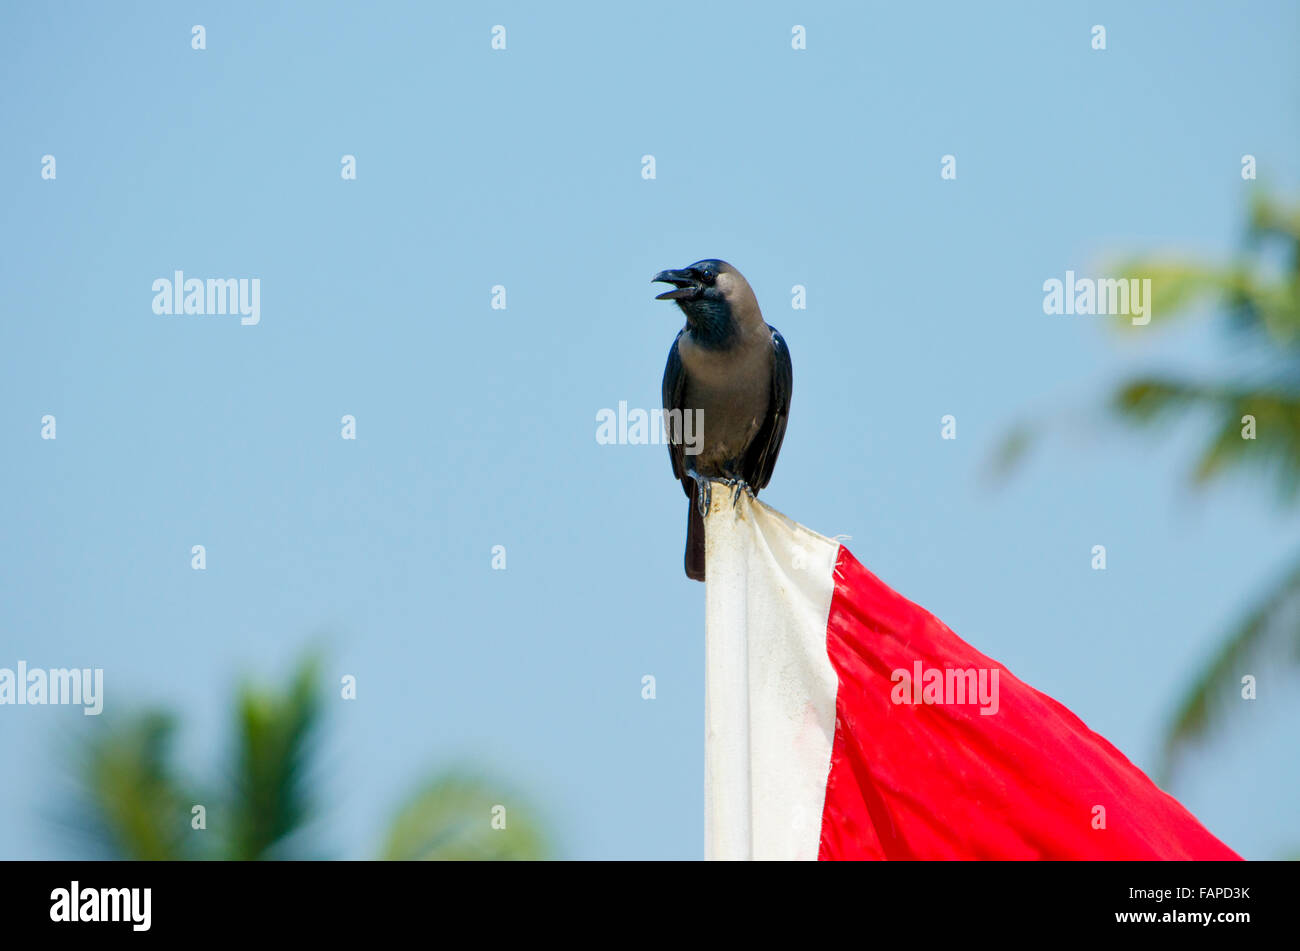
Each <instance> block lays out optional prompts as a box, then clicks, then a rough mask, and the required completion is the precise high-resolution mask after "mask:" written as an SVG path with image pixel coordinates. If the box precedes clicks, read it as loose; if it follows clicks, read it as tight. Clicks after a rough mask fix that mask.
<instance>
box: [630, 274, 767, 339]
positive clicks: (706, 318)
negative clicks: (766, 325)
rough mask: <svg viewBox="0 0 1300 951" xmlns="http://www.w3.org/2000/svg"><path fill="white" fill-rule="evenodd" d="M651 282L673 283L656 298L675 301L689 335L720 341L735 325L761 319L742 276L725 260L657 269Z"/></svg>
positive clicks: (753, 298)
mask: <svg viewBox="0 0 1300 951" xmlns="http://www.w3.org/2000/svg"><path fill="white" fill-rule="evenodd" d="M652 283H663V284H671V285H673V289H672V290H671V291H664V292H663V293H662V294H659V295H657V296H656V297H655V300H670V301H676V303H677V306H678V307H680V308H681V309H682V313H684V314H685V315H686V325H687V328H688V329H689V330H690V332H691V334H692V336H695V337H697V338H699V339H700V340H701V342H716V343H721V342H723V341H725V340H726V339H727V338H728V337H730V336H731V335H732V334H734V333H735V331H736V328H737V326H738V325H740V324H743V323H745V322H747V321H749V320H751V319H754V318H757V319H760V320H761V319H762V317H761V315H760V314H759V310H758V301H757V299H756V298H755V297H754V291H753V290H752V289H751V288H750V286H749V282H748V281H746V280H745V277H744V275H742V274H741V273H740V272H739V271H737V270H736V269H735V268H734V267H732V266H731V265H730V264H728V263H727V262H726V261H719V260H716V259H714V258H706V259H705V260H703V261H696V262H695V263H694V264H692V265H690V266H689V267H685V268H682V269H681V270H677V271H660V272H659V273H658V274H656V275H655V276H654V278H653V279H652Z"/></svg>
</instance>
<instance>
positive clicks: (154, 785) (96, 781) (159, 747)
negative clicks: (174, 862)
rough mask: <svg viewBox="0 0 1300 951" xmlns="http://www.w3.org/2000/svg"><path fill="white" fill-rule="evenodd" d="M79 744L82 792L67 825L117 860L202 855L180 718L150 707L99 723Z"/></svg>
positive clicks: (65, 819)
mask: <svg viewBox="0 0 1300 951" xmlns="http://www.w3.org/2000/svg"><path fill="white" fill-rule="evenodd" d="M88 729H89V731H90V732H89V735H87V736H83V737H82V738H81V739H80V740H79V741H78V742H77V744H76V746H75V747H74V749H75V750H76V764H75V767H74V771H75V775H76V779H77V786H78V790H79V793H78V796H77V799H76V801H75V802H74V804H73V805H72V806H71V808H70V809H68V810H67V812H66V813H65V814H64V815H63V816H62V824H63V825H64V826H65V827H66V828H68V829H70V830H71V831H72V832H74V833H75V834H77V835H78V836H79V837H80V838H81V839H82V841H84V842H88V843H89V844H90V845H91V847H92V848H94V849H95V850H96V851H97V852H99V853H102V854H104V855H106V856H109V857H112V858H125V859H137V860H171V859H184V858H193V857H195V856H196V855H197V852H198V850H197V847H196V843H195V840H193V839H192V838H190V835H189V833H190V809H191V806H192V805H193V803H194V799H193V797H191V796H187V795H185V793H184V792H183V791H182V789H181V785H180V782H179V781H178V780H177V778H176V775H175V771H174V769H173V766H172V741H173V738H174V735H175V730H176V722H175V720H174V719H173V718H172V717H171V716H170V715H168V714H166V713H162V712H159V711H148V712H145V713H139V714H134V715H129V716H126V717H124V718H120V719H114V720H105V721H103V722H96V723H94V724H91V725H89V726H88Z"/></svg>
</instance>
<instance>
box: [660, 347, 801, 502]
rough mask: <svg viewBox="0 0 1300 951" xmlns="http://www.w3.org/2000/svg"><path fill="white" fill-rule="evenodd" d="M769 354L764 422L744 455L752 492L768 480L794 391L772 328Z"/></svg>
mask: <svg viewBox="0 0 1300 951" xmlns="http://www.w3.org/2000/svg"><path fill="white" fill-rule="evenodd" d="M674 349H676V348H674ZM772 350H773V353H772V385H771V388H770V391H769V394H768V403H767V418H766V419H764V420H763V425H762V427H760V428H759V430H758V433H757V434H756V435H755V436H754V440H753V442H751V443H750V444H749V448H748V449H747V450H746V451H745V463H744V476H745V481H746V482H748V483H749V486H750V488H752V489H753V490H754V491H755V492H757V491H758V490H759V489H761V488H763V487H764V486H765V485H767V483H768V482H770V481H771V479H772V470H773V469H774V468H776V457H777V455H778V454H779V453H780V452H781V441H782V440H783V439H785V421H786V420H787V419H788V418H789V416H790V391H791V390H792V389H793V388H794V368H793V367H792V366H791V365H790V350H789V348H788V347H786V345H785V338H784V337H782V336H781V333H780V331H778V330H777V329H776V328H775V327H773V328H772Z"/></svg>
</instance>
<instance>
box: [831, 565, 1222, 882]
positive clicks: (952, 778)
mask: <svg viewBox="0 0 1300 951" xmlns="http://www.w3.org/2000/svg"><path fill="white" fill-rule="evenodd" d="M826 648H827V653H828V654H829V656H830V659H831V664H832V666H833V667H834V668H835V673H836V676H837V678H838V692H837V694H836V698H835V713H836V718H837V723H836V730H835V742H834V746H833V748H832V752H831V768H830V774H829V776H828V779H827V783H826V805H825V809H824V811H823V814H822V834H821V844H820V850H819V855H818V857H819V858H822V859H1236V858H1240V856H1238V855H1237V854H1236V853H1235V852H1233V851H1232V850H1231V849H1230V848H1228V847H1227V846H1226V845H1224V844H1223V843H1222V842H1220V841H1219V840H1218V839H1216V838H1215V837H1214V836H1213V835H1211V834H1210V833H1209V831H1207V830H1206V828H1205V827H1204V826H1203V825H1201V823H1200V822H1198V821H1197V820H1196V817H1195V816H1193V815H1192V814H1191V813H1190V812H1188V811H1187V810H1186V809H1184V808H1183V807H1182V806H1181V805H1180V804H1179V803H1178V801H1177V800H1175V799H1174V798H1173V797H1172V796H1170V795H1168V794H1167V793H1165V792H1162V791H1161V790H1160V789H1159V788H1158V787H1157V786H1156V785H1155V784H1154V783H1153V782H1152V781H1151V780H1150V779H1148V778H1147V776H1146V775H1145V774H1144V773H1143V772H1142V771H1141V770H1140V769H1138V768H1137V767H1136V766H1134V765H1133V764H1132V763H1131V762H1129V760H1128V759H1127V758H1126V757H1125V756H1124V754H1123V753H1121V752H1120V751H1119V750H1117V749H1116V748H1115V747H1114V746H1112V745H1111V744H1110V743H1108V742H1107V741H1106V740H1105V738H1103V737H1101V736H1099V735H1098V734H1096V733H1094V732H1093V731H1092V730H1090V729H1088V727H1087V725H1086V724H1084V722H1083V721H1082V720H1080V719H1079V718H1078V717H1077V716H1075V715H1074V714H1073V713H1071V712H1070V711H1069V710H1067V709H1066V708H1065V707H1063V706H1062V705H1061V704H1059V703H1057V702H1056V701H1055V700H1053V699H1052V698H1051V697H1049V696H1047V695H1046V694H1043V693H1040V692H1039V691H1037V690H1035V689H1034V688H1033V687H1030V686H1029V685H1028V684H1026V683H1024V682H1023V681H1021V680H1019V679H1018V678H1016V676H1015V675H1014V674H1012V673H1011V672H1010V671H1008V670H1007V669H1006V668H1005V667H1003V666H1002V665H1001V664H998V663H997V662H996V661H994V660H991V659H990V658H988V657H985V656H984V655H983V654H981V653H980V652H979V651H977V650H975V649H974V648H973V647H971V646H970V645H969V644H967V643H966V642H965V641H963V640H962V639H961V638H959V637H958V636H957V635H956V634H954V633H953V632H952V631H950V630H949V629H948V627H947V626H946V625H945V624H944V623H943V622H942V621H940V620H939V619H938V618H936V617H935V616H934V615H932V614H930V613H929V612H928V611H926V610H925V609H924V608H921V607H919V606H918V605H916V604H913V603H912V602H911V601H909V600H907V599H906V598H904V597H903V596H902V595H900V594H898V593H897V592H895V591H893V590H891V589H890V588H889V587H888V586H886V585H885V584H884V583H882V582H881V581H880V579H879V578H877V577H876V576H875V575H873V574H872V573H871V572H869V571H867V569H866V568H864V567H862V565H861V564H860V563H859V562H858V560H857V559H856V558H854V557H853V555H852V554H851V553H850V552H849V551H848V549H846V548H843V547H841V548H840V550H839V557H838V558H837V560H836V564H835V593H834V596H833V598H832V601H831V608H830V615H829V618H828V621H827V630H826ZM899 672H902V673H899ZM935 672H937V673H935ZM954 672H955V673H954ZM972 687H973V688H974V689H973V690H972ZM981 688H982V689H981ZM972 694H973V695H972ZM900 701H901V702H900ZM931 701H938V702H931Z"/></svg>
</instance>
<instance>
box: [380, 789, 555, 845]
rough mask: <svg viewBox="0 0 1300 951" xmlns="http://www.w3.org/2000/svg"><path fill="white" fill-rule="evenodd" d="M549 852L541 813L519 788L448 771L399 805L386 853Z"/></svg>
mask: <svg viewBox="0 0 1300 951" xmlns="http://www.w3.org/2000/svg"><path fill="white" fill-rule="evenodd" d="M502 826H504V827H502ZM547 852H548V847H547V844H546V839H545V836H544V835H543V833H542V831H541V826H540V824H539V823H538V821H537V818H536V815H535V814H534V813H533V812H532V810H531V807H530V806H529V805H528V804H527V803H526V802H523V801H522V800H521V799H520V798H519V796H518V795H517V794H515V793H514V792H512V791H510V790H508V789H506V788H505V787H503V786H502V785H501V784H500V783H495V782H491V781H489V780H486V779H482V778H479V777H476V776H473V775H469V774H465V773H447V774H443V775H441V776H438V777H435V778H434V779H432V780H431V781H430V782H428V783H427V784H426V785H425V786H424V787H423V788H421V789H420V790H419V791H418V792H416V794H415V795H414V796H412V797H411V798H410V799H409V800H408V801H407V803H406V804H405V805H404V806H403V807H402V808H401V809H400V810H399V811H398V813H397V816H396V818H394V820H393V823H392V826H391V827H390V829H389V833H388V838H387V842H386V844H385V846H384V849H383V853H382V856H381V857H382V858H384V859H390V860H412V859H417V860H436V861H466V860H469V861H475V860H478V861H504V860H536V859H543V858H545V857H546V856H547Z"/></svg>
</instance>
